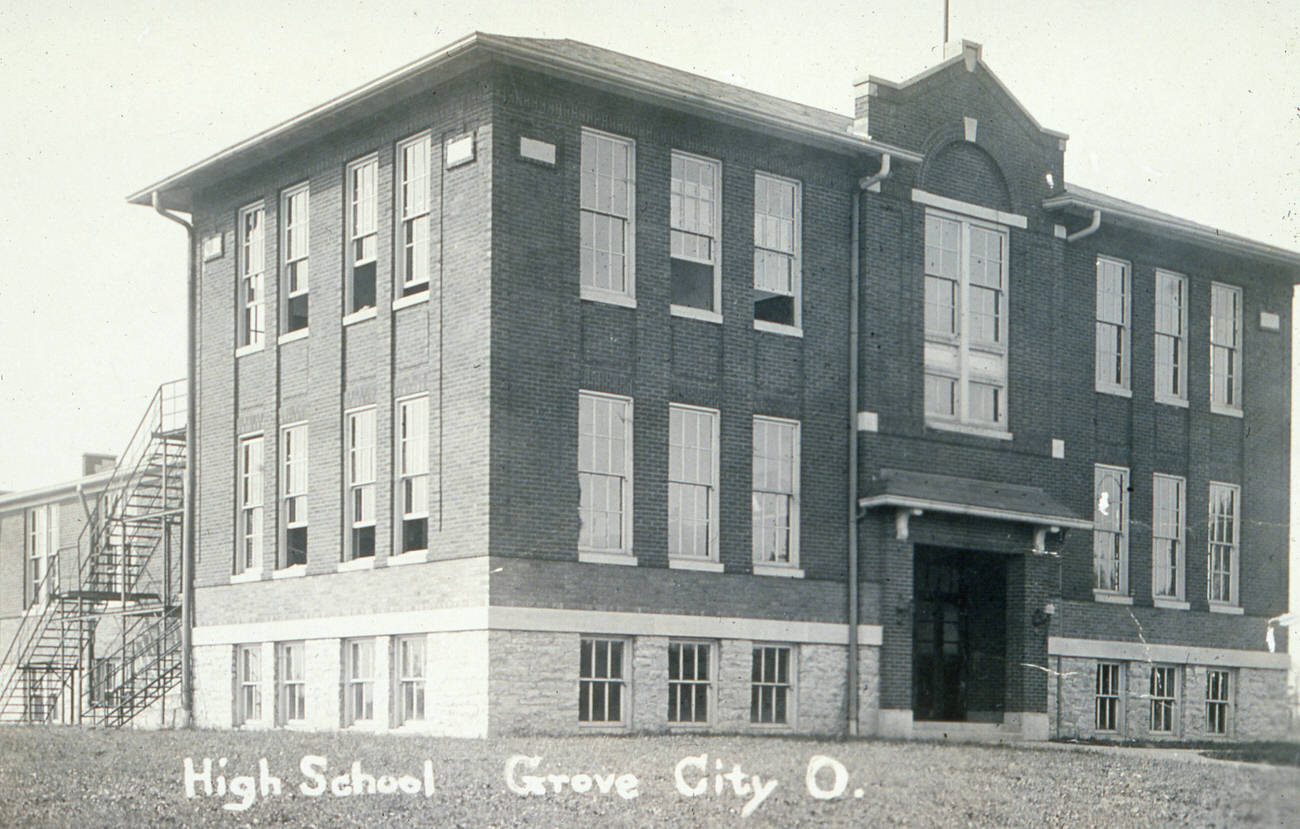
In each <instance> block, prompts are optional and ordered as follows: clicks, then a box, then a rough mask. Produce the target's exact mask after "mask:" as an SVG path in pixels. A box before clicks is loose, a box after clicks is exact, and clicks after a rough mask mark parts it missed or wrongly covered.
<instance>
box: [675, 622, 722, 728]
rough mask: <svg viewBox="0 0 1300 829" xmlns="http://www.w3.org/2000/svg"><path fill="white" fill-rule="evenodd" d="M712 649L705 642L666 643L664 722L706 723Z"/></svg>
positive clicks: (710, 690) (711, 673)
mask: <svg viewBox="0 0 1300 829" xmlns="http://www.w3.org/2000/svg"><path fill="white" fill-rule="evenodd" d="M712 650H713V649H712V648H711V647H710V646H709V643H707V642H669V643H668V722H670V723H673V724H676V725H688V724H690V725H694V724H703V723H708V721H709V707H710V705H709V702H710V700H711V699H712V698H713V680H712V676H713V663H712V662H711V661H710V654H711V652H712Z"/></svg>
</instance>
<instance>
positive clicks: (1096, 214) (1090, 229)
mask: <svg viewBox="0 0 1300 829" xmlns="http://www.w3.org/2000/svg"><path fill="white" fill-rule="evenodd" d="M1100 227H1101V211H1100V210H1097V209H1095V208H1094V209H1093V211H1092V221H1091V222H1089V223H1088V226H1087V227H1085V228H1084V229H1083V230H1077V231H1075V232H1074V233H1071V234H1070V235H1069V236H1066V237H1065V241H1067V242H1075V241H1078V240H1079V239H1082V238H1083V237H1085V236H1091V235H1092V234H1094V233H1096V232H1097V229H1098V228H1100Z"/></svg>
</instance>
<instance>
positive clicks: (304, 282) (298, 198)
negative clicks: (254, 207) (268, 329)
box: [280, 184, 310, 333]
mask: <svg viewBox="0 0 1300 829" xmlns="http://www.w3.org/2000/svg"><path fill="white" fill-rule="evenodd" d="M309 198H310V194H309V193H308V190H307V185H306V184H303V185H300V186H298V187H294V188H292V189H290V190H286V191H285V193H284V196H283V198H282V199H281V208H280V223H281V225H282V226H283V227H284V282H283V284H282V290H283V297H284V300H283V301H284V320H283V323H282V326H283V327H282V328H281V330H282V331H283V332H285V333H288V332H290V331H299V330H301V329H304V328H306V327H307V288H308V281H309V280H308V273H307V270H308V267H307V265H308V260H307V254H308V248H309V246H310V241H309V238H308V229H307V228H308V213H309V210H308V203H309Z"/></svg>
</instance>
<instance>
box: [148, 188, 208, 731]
mask: <svg viewBox="0 0 1300 829" xmlns="http://www.w3.org/2000/svg"><path fill="white" fill-rule="evenodd" d="M150 200H151V201H152V203H153V209H154V210H155V211H157V212H158V215H160V216H162V217H163V218H164V219H169V220H171V221H173V222H176V224H178V225H181V226H182V227H184V228H185V232H186V239H187V242H188V257H187V261H186V264H187V268H186V280H185V375H186V379H187V380H188V382H187V383H186V395H185V492H184V499H185V512H184V515H183V519H182V530H181V725H182V726H183V727H186V728H188V727H189V726H190V725H192V724H193V722H194V656H193V630H194V492H195V489H196V487H195V482H196V480H197V468H196V467H197V464H195V462H194V431H195V428H196V426H197V425H198V418H197V416H196V415H197V409H198V406H197V400H198V397H197V389H196V385H197V382H198V372H197V371H195V357H196V356H197V351H198V348H197V340H196V336H195V335H196V330H195V302H194V301H195V297H196V294H197V286H196V284H195V283H196V281H197V278H198V262H197V257H198V242H197V239H196V238H195V233H194V225H192V224H191V223H189V222H187V221H185V220H184V219H182V218H181V217H179V216H177V215H176V214H174V213H172V212H170V211H169V210H167V208H165V207H163V206H162V201H161V199H160V198H159V194H158V191H157V190H155V191H154V192H153V193H152V194H150Z"/></svg>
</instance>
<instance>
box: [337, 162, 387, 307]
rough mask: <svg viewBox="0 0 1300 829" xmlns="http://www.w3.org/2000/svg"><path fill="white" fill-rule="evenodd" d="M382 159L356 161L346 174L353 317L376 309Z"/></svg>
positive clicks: (349, 292) (348, 291)
mask: <svg viewBox="0 0 1300 829" xmlns="http://www.w3.org/2000/svg"><path fill="white" fill-rule="evenodd" d="M378 177H379V159H378V158H377V157H376V156H373V155H372V156H370V157H369V158H364V159H361V160H360V161H354V162H352V163H351V164H349V165H348V172H347V201H348V213H347V238H348V252H347V272H346V278H345V280H344V281H345V286H344V287H345V293H346V296H345V305H344V307H345V308H346V309H347V313H349V314H352V313H355V312H357V311H360V310H362V309H363V308H373V307H374V306H375V267H376V258H377V256H378V252H379V236H378V230H377V225H378V221H377V219H378V214H377V212H376V204H377V195H376V188H377V186H378Z"/></svg>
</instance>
